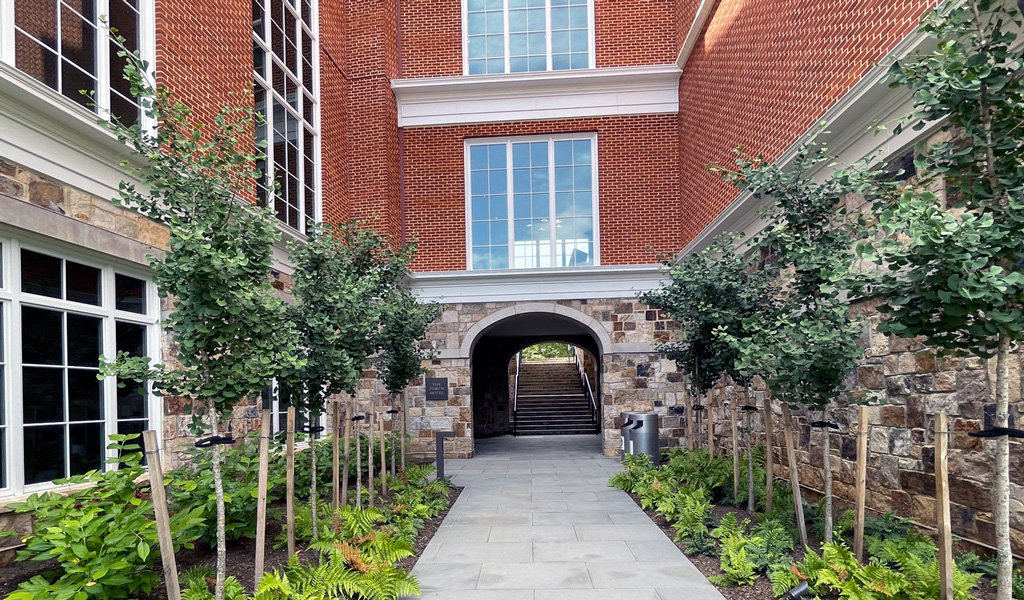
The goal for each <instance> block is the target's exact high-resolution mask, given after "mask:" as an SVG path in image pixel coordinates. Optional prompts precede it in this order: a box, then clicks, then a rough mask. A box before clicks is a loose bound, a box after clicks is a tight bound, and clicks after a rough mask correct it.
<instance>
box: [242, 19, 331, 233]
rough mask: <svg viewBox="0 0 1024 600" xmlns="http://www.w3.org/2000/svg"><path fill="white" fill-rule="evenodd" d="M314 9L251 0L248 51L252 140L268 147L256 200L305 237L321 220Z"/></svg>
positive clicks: (318, 113) (317, 68) (318, 62)
mask: <svg viewBox="0 0 1024 600" xmlns="http://www.w3.org/2000/svg"><path fill="white" fill-rule="evenodd" d="M316 13H317V7H316V3H315V2H313V1H312V0H253V3H252V51H253V65H254V67H255V77H254V79H255V90H254V92H255V101H256V112H258V113H260V114H261V115H262V116H263V122H262V123H260V124H259V125H257V128H256V139H257V141H260V142H265V143H266V148H265V149H264V152H265V154H266V160H265V161H261V162H260V164H259V165H258V166H259V168H260V170H261V171H263V176H264V180H263V181H262V182H261V184H260V185H259V187H258V192H259V197H260V200H261V201H262V202H264V203H266V204H267V205H268V206H270V207H271V208H272V209H273V210H274V213H275V214H276V215H277V218H278V219H279V220H280V221H281V222H282V223H284V224H286V225H288V226H289V227H291V228H293V229H295V230H297V231H299V232H302V233H304V232H305V231H306V226H307V224H308V223H311V222H314V221H317V220H319V219H320V183H319V182H320V156H319V152H320V148H319V146H320V143H319V139H320V136H319V126H320V125H319V123H320V107H319V97H320V96H319V94H320V89H319V86H320V84H319V69H320V50H319V46H318V43H317V32H318V29H317V27H318V26H317V16H316Z"/></svg>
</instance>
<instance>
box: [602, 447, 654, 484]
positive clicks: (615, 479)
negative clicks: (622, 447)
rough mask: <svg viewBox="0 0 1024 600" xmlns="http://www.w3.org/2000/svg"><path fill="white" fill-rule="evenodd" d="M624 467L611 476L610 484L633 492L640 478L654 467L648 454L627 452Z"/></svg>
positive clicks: (623, 462)
mask: <svg viewBox="0 0 1024 600" xmlns="http://www.w3.org/2000/svg"><path fill="white" fill-rule="evenodd" d="M622 469H623V470H622V471H621V472H619V473H616V474H614V475H612V476H611V478H610V479H609V480H608V485H610V486H612V487H616V488H619V489H620V490H622V491H624V492H633V491H634V489H635V487H636V484H637V483H638V482H639V481H640V478H641V477H643V476H644V475H646V474H647V473H648V472H649V471H651V470H653V469H654V467H653V466H652V465H651V457H649V456H647V455H646V454H627V455H626V456H625V457H623V459H622Z"/></svg>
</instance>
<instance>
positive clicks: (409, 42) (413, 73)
mask: <svg viewBox="0 0 1024 600" xmlns="http://www.w3.org/2000/svg"><path fill="white" fill-rule="evenodd" d="M677 4H679V0H643V1H638V0H596V2H595V7H594V28H595V30H596V32H597V33H596V39H595V47H596V51H597V58H596V63H597V66H598V67H622V66H631V65H651V64H665V63H670V62H673V61H674V60H675V59H676V56H677V54H678V52H679V47H678V44H677V43H676V37H677V30H678V26H677ZM451 75H462V0H402V75H401V76H402V77H409V78H413V77H438V76H451Z"/></svg>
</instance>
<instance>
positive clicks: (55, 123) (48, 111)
mask: <svg viewBox="0 0 1024 600" xmlns="http://www.w3.org/2000/svg"><path fill="white" fill-rule="evenodd" d="M97 119H98V117H97V116H96V114H95V113H92V112H91V111H89V110H87V109H85V108H83V107H82V106H80V105H78V104H76V103H75V102H73V101H71V100H69V99H67V98H65V97H63V96H60V95H59V94H56V93H55V92H53V90H51V89H50V88H48V87H46V86H44V85H42V84H40V83H39V82H38V81H36V80H34V79H32V78H31V77H29V76H27V75H25V74H24V73H22V72H20V71H18V70H16V69H14V68H13V67H11V66H9V65H6V64H3V63H0V157H3V158H6V159H7V160H10V161H12V162H15V163H17V164H19V165H21V166H23V167H25V168H27V169H29V170H32V171H35V172H37V173H39V174H41V175H44V176H46V177H50V178H52V179H55V180H57V181H60V182H63V183H66V184H68V185H70V186H72V187H76V188H78V189H81V190H83V191H86V192H89V193H90V194H94V195H96V196H99V197H101V198H112V197H114V195H116V193H117V189H118V184H119V182H120V181H121V180H122V179H124V178H125V177H126V172H125V170H124V168H123V167H121V164H120V163H121V161H123V160H125V159H129V158H131V156H132V155H131V151H130V149H129V148H128V147H127V146H126V145H125V144H122V143H121V142H119V141H118V140H117V137H116V136H114V134H113V133H111V132H110V131H108V130H107V129H106V128H104V127H103V126H101V125H99V124H98V123H97Z"/></svg>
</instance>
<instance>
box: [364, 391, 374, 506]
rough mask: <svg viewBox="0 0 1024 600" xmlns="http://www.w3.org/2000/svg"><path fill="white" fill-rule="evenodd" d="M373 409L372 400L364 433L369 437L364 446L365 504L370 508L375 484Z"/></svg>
mask: <svg viewBox="0 0 1024 600" xmlns="http://www.w3.org/2000/svg"><path fill="white" fill-rule="evenodd" d="M373 411H374V407H373V402H370V417H369V425H370V426H369V427H368V428H367V430H366V434H367V436H368V438H369V442H370V444H369V445H368V446H367V447H366V464H367V467H368V468H367V469H366V474H367V482H366V486H367V487H366V493H367V496H369V498H368V500H367V504H366V505H367V506H369V507H370V508H373V492H374V487H375V485H376V484H374V483H373V453H374V450H373V428H374V427H376V424H375V423H374V420H373V417H374V412H373Z"/></svg>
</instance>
